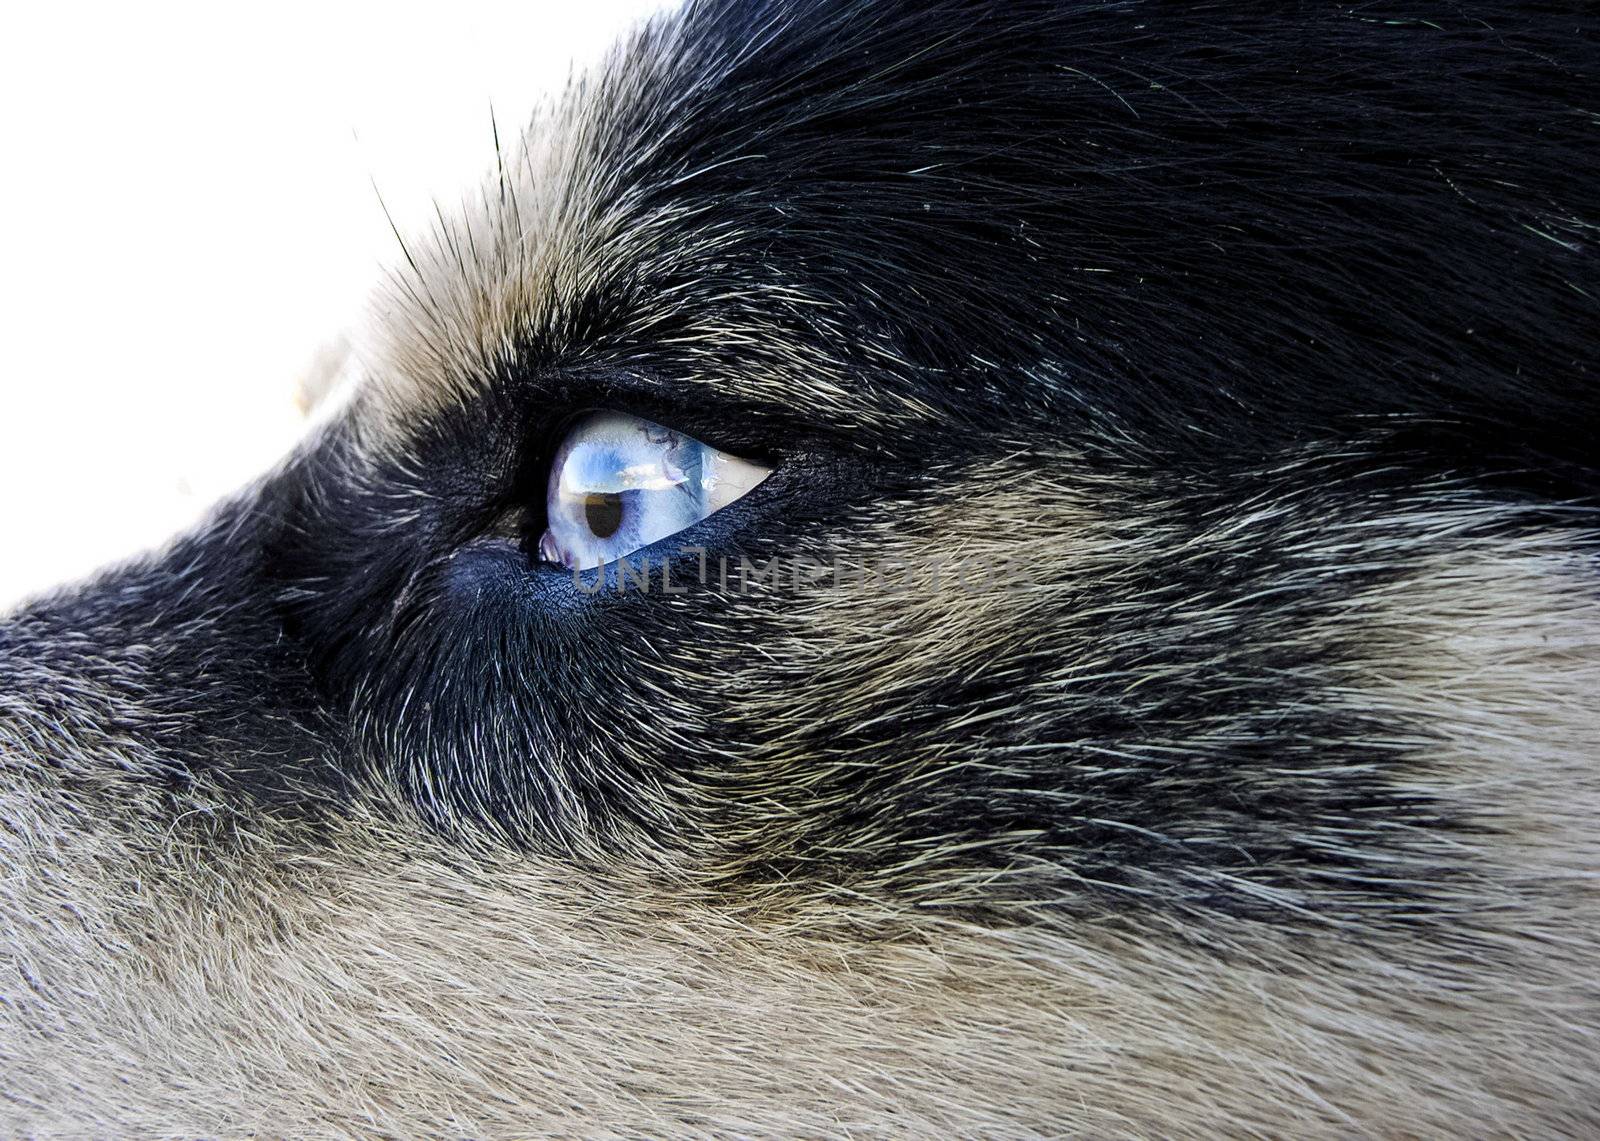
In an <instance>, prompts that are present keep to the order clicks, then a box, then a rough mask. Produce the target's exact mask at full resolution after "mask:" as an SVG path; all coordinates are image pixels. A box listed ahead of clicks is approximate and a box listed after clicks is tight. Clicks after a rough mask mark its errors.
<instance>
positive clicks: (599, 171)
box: [365, 14, 939, 432]
mask: <svg viewBox="0 0 1600 1141" xmlns="http://www.w3.org/2000/svg"><path fill="white" fill-rule="evenodd" d="M686 34H689V33H687V32H685V30H684V29H683V28H682V27H681V26H680V25H679V24H678V23H677V22H674V20H673V18H672V16H671V14H668V15H664V16H661V17H658V21H657V22H656V23H654V24H651V25H647V26H646V27H644V28H642V29H641V30H640V31H639V33H638V34H637V35H636V36H634V37H633V38H632V39H629V40H627V41H624V43H622V44H621V45H619V47H618V48H617V49H615V50H614V51H613V52H612V54H611V55H610V56H609V57H607V58H606V59H605V60H603V61H602V62H601V63H600V64H598V65H597V66H596V67H595V68H594V69H593V70H591V71H590V72H589V73H588V74H586V75H585V76H583V77H582V78H581V79H580V80H578V81H576V82H574V83H573V84H572V85H571V86H570V87H569V88H568V89H567V90H566V91H565V92H564V93H563V94H562V95H561V96H560V97H559V98H557V99H555V100H553V101H552V102H551V103H549V104H548V105H547V106H545V107H544V108H542V109H541V110H540V111H539V113H538V114H537V115H536V116H535V118H534V120H533V122H532V124H531V125H530V126H529V127H528V128H527V130H526V131H525V132H524V133H523V134H522V135H521V137H520V138H519V139H516V140H514V141H509V142H506V143H505V144H504V145H503V146H502V147H501V150H500V154H499V156H498V162H497V163H496V164H495V167H494V169H493V171H492V173H491V174H490V175H489V177H488V178H487V179H485V181H484V182H483V183H482V185H481V186H480V187H479V188H478V190H477V191H476V192H475V193H473V194H472V195H470V196H469V197H468V198H467V199H465V200H464V201H463V202H462V203H461V204H460V206H459V208H458V209H457V210H455V211H454V212H453V213H452V212H444V211H441V212H440V213H439V215H438V220H437V223H436V225H435V226H434V227H433V228H432V229H431V231H430V232H428V233H425V234H422V235H420V236H402V238H401V241H402V245H403V251H402V252H403V256H402V257H401V259H400V260H399V261H398V263H397V264H396V265H395V266H394V267H393V268H392V269H391V271H390V273H389V275H388V279H387V281H386V283H385V285H384V287H383V289H382V290H381V291H380V294H379V298H378V302H377V305H376V306H375V310H374V313H373V315H372V316H373V320H372V323H371V328H370V336H369V348H368V352H367V353H366V354H365V356H366V359H367V368H366V369H365V377H366V380H365V384H366V396H367V401H366V403H367V406H368V407H369V408H370V409H371V410H372V411H373V413H374V414H375V416H376V418H377V420H378V421H379V424H380V425H381V429H380V430H382V431H386V432H404V431H405V430H407V426H408V425H414V424H416V423H418V422H420V421H424V420H426V419H428V418H429V417H431V416H433V415H436V414H439V413H448V411H449V410H450V409H451V408H453V407H457V406H461V405H464V404H467V403H470V402H472V401H473V400H475V399H477V398H478V396H479V395H480V393H481V392H482V391H483V390H484V388H485V387H486V386H487V385H489V384H491V383H493V382H494V381H495V380H497V379H500V378H504V377H507V376H513V377H516V378H518V383H521V384H524V385H530V386H538V385H540V384H541V383H544V384H551V383H555V381H556V378H559V379H560V381H561V382H562V383H567V384H570V383H572V378H573V377H579V378H580V381H579V383H581V377H582V376H583V375H584V374H585V373H593V372H596V371H612V372H616V371H622V372H625V373H628V374H631V375H633V376H635V377H636V378H637V379H639V380H641V381H643V382H645V383H659V384H668V385H670V386H671V387H672V388H673V389H674V391H675V393H676V394H677V395H678V397H679V398H680V399H693V397H694V394H695V393H697V392H698V393H703V394H704V395H705V396H706V397H708V398H715V399H717V400H718V401H719V402H723V403H727V404H733V405H738V406H744V407H748V408H752V409H763V408H770V409H773V410H775V411H776V410H781V411H782V412H784V413H786V414H790V415H792V414H794V413H795V412H796V411H799V412H801V413H803V414H804V415H805V416H806V417H808V418H810V419H812V420H814V421H816V422H817V423H819V424H825V425H829V426H836V427H842V428H849V427H854V426H877V427H883V428H891V427H896V426H904V425H906V424H908V423H911V422H917V423H930V422H934V421H936V420H937V419H938V418H939V416H938V413H937V411H936V410H935V409H934V408H932V407H930V405H929V404H928V403H927V402H926V401H925V400H924V399H923V397H922V395H921V394H919V392H918V391H917V388H918V387H920V386H916V385H909V384H905V385H898V386H896V385H892V384H890V385H882V384H875V383H873V382H872V380H873V377H874V376H875V375H878V374H877V373H876V372H875V371H874V370H872V369H862V368H860V367H859V364H860V362H862V361H863V360H868V361H875V362H877V363H880V364H882V365H884V366H886V368H888V369H889V370H890V371H892V370H893V369H895V368H903V367H909V365H908V362H906V361H905V360H904V357H903V353H902V348H901V345H900V343H899V340H898V338H897V337H896V336H895V335H894V334H893V332H892V331H891V330H890V327H889V326H888V325H887V324H885V325H883V326H882V327H877V328H873V327H863V325H862V324H861V323H860V322H859V321H858V320H854V319H853V318H852V315H851V312H850V309H849V307H848V306H846V305H844V304H842V303H841V301H840V299H839V298H838V297H836V296H832V295H830V294H829V293H828V292H827V291H826V289H825V287H823V286H819V284H818V282H817V280H816V279H815V278H814V277H810V276H807V275H806V274H804V273H801V272H798V269H799V267H795V266H785V265H783V264H781V263H780V262H779V261H778V260H777V259H774V258H767V257H764V256H763V251H762V248H761V236H760V235H759V234H758V233H756V232H754V230H753V227H752V219H755V220H757V221H760V220H761V219H763V218H764V217H767V218H770V219H772V222H773V224H774V225H777V224H781V222H782V217H783V213H784V209H785V202H784V198H785V190H786V188H785V186H784V185H783V179H784V177H786V176H792V175H793V173H794V172H793V171H792V170H787V169H784V168H781V167H775V168H773V169H772V171H771V179H770V181H766V182H764V181H763V178H762V176H761V175H759V174H758V175H757V176H756V177H755V178H754V179H753V180H752V185H753V189H752V190H751V192H750V193H749V195H747V196H746V197H745V198H744V199H743V200H741V201H740V202H738V203H732V204H730V203H729V202H727V201H726V200H725V199H722V198H719V196H718V195H717V194H716V193H715V191H713V190H710V189H709V188H707V187H705V186H703V185H700V182H701V176H702V175H704V174H708V173H710V171H711V169H712V168H713V167H715V166H719V165H722V164H724V163H746V164H750V165H752V166H756V167H759V166H760V165H761V164H762V163H763V161H764V156H763V155H761V154H759V153H755V152H753V151H751V150H748V149H740V146H739V144H748V142H749V139H748V138H728V139H727V140H726V142H725V143H721V144H719V142H718V141H716V140H714V139H705V140H699V141H690V142H685V141H684V139H682V138H677V139H674V140H673V145H674V146H675V147H676V152H675V154H674V156H673V158H672V159H671V160H670V161H666V162H663V161H661V156H662V152H663V149H664V148H666V147H667V146H668V142H669V138H670V137H672V136H687V135H688V134H690V133H691V132H692V131H695V130H701V129H703V128H704V127H705V125H706V116H705V115H703V114H701V113H700V112H701V111H702V110H703V109H697V108H696V107H694V106H693V100H692V99H682V98H680V99H677V100H676V101H674V102H672V103H664V102H663V101H662V100H661V99H660V98H659V97H658V96H659V92H660V91H661V90H664V89H668V88H669V87H676V88H681V87H682V86H683V83H682V81H681V80H678V81H676V82H674V81H673V80H672V79H671V77H670V76H669V75H668V74H666V73H668V72H670V71H672V70H674V69H676V68H679V67H681V66H684V64H683V61H682V58H681V57H682V52H683V45H682V44H681V43H680V40H681V39H682V37H683V36H684V35H686ZM713 117H714V116H713ZM724 145H725V146H727V147H729V148H731V150H728V151H724V150H721V149H719V146H724ZM847 355H848V359H847ZM852 362H855V366H856V367H852Z"/></svg>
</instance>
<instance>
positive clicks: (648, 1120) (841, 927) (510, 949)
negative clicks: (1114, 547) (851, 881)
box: [0, 518, 1600, 1138]
mask: <svg viewBox="0 0 1600 1141" xmlns="http://www.w3.org/2000/svg"><path fill="white" fill-rule="evenodd" d="M1462 523H1463V520H1461V519H1459V518H1458V519H1456V520H1453V521H1452V520H1445V519H1440V520H1435V521H1434V525H1435V526H1436V527H1437V526H1444V527H1449V526H1452V525H1455V526H1460V525H1462ZM1578 571H1579V568H1578V566H1577V565H1576V564H1575V562H1574V560H1573V559H1572V558H1571V557H1570V556H1567V555H1564V554H1563V553H1562V550H1561V548H1560V547H1559V545H1556V544H1553V543H1546V542H1543V541H1541V540H1540V539H1538V538H1537V537H1535V538H1530V539H1528V540H1526V541H1521V542H1514V543H1509V544H1508V543H1499V544H1494V545H1487V544H1482V545H1480V544H1474V543H1470V542H1467V543H1463V545H1462V548H1461V550H1460V553H1459V554H1458V555H1456V556H1452V557H1450V558H1447V559H1444V560H1442V561H1440V560H1437V559H1430V560H1428V561H1425V562H1424V563H1423V564H1421V565H1419V567H1418V570H1417V573H1415V574H1412V575H1410V576H1408V577H1406V578H1405V579H1404V580H1403V581H1400V582H1397V583H1393V584H1390V585H1389V586H1387V587H1386V588H1384V589H1383V590H1382V591H1381V592H1380V593H1377V594H1375V595H1372V596H1370V597H1367V598H1365V599H1363V600H1362V603H1361V605H1359V606H1357V607H1353V608H1352V609H1351V611H1350V613H1349V614H1348V615H1347V616H1346V618H1345V619H1344V620H1345V621H1348V622H1350V623H1351V624H1354V625H1357V626H1359V628H1360V629H1362V630H1364V631H1370V632H1371V635H1370V636H1371V639H1372V645H1373V646H1374V647H1375V654H1374V657H1373V659H1372V660H1371V661H1370V662H1368V663H1366V664H1365V665H1363V666H1362V669H1361V672H1362V673H1363V675H1364V676H1365V677H1366V678H1368V679H1369V680H1367V681H1365V682H1363V683H1361V684H1359V685H1356V686H1353V687H1352V688H1351V689H1350V690H1349V692H1348V693H1347V694H1346V695H1345V698H1344V699H1345V700H1347V701H1349V702H1350V703H1351V704H1352V706H1368V705H1382V704H1385V703H1387V704H1390V705H1392V706H1393V707H1395V708H1397V709H1405V710H1408V711H1415V710H1417V709H1419V708H1421V709H1423V710H1425V711H1433V710H1436V709H1438V708H1439V707H1441V706H1443V707H1447V708H1448V709H1449V710H1450V711H1451V714H1452V715H1451V716H1450V717H1449V718H1444V717H1437V718H1434V719H1433V723H1435V724H1440V725H1446V726H1449V728H1448V729H1446V730H1445V731H1444V740H1443V742H1442V743H1441V742H1437V741H1435V742H1418V743H1417V744H1418V748H1419V749H1427V750H1429V751H1430V753H1429V755H1432V756H1434V757H1436V758H1437V760H1438V764H1437V766H1435V769H1434V771H1435V774H1436V775H1435V776H1434V777H1432V778H1429V785H1430V788H1432V789H1433V790H1434V791H1442V792H1443V793H1444V794H1445V795H1447V796H1450V797H1453V798H1454V799H1456V800H1458V801H1459V802H1460V803H1461V804H1462V805H1463V807H1464V808H1466V809H1468V810H1470V811H1471V812H1472V813H1473V814H1474V815H1475V816H1476V817H1477V818H1478V819H1480V820H1481V822H1482V823H1483V825H1484V827H1485V832H1484V834H1483V835H1482V836H1481V837H1480V838H1479V839H1476V840H1463V841H1461V842H1462V843H1463V844H1466V845H1469V846H1470V847H1471V848H1472V849H1474V852H1475V855H1476V856H1477V857H1482V858H1484V859H1485V860H1486V863H1485V864H1484V865H1483V866H1486V867H1489V868H1491V869H1493V870H1492V871H1491V872H1489V873H1483V872H1480V873H1478V874H1477V875H1476V876H1475V878H1474V880H1473V881H1472V882H1471V883H1470V884H1468V885H1464V888H1463V894H1462V897H1461V901H1460V902H1461V916H1460V917H1459V919H1460V923H1459V924H1458V925H1455V926H1453V927H1452V929H1451V930H1449V931H1446V930H1444V929H1442V928H1441V929H1440V930H1438V931H1436V932H1432V933H1430V931H1429V930H1428V929H1426V928H1419V929H1417V930H1416V931H1414V932H1411V933H1410V934H1409V935H1406V936H1402V937H1387V938H1384V939H1379V940H1375V941H1372V942H1369V943H1363V941H1362V940H1360V939H1358V938H1353V937H1352V932H1350V931H1348V930H1343V929H1341V928H1340V927H1339V926H1338V925H1334V926H1332V927H1330V928H1329V929H1327V930H1326V931H1325V932H1324V933H1323V934H1295V933H1292V932H1278V931H1275V930H1274V929H1273V928H1272V927H1271V926H1270V925H1265V924H1259V923H1248V922H1238V923H1219V924H1217V925H1215V926H1213V927H1211V928H1210V929H1209V931H1208V933H1207V934H1206V936H1205V937H1204V939H1203V941H1202V942H1201V943H1200V944H1198V945H1195V946H1193V947H1191V948H1190V949H1183V945H1182V943H1175V942H1173V940H1172V937H1171V932H1170V931H1168V930H1166V929H1165V928H1164V927H1163V926H1160V925H1157V926H1153V927H1148V928H1144V927H1141V926H1140V925H1135V926H1133V927H1129V926H1127V925H1124V924H1101V923H1093V922H1087V921H1084V922H1060V923H1054V924H1050V925H1046V926H1040V927H1035V928H1031V929H1012V930H993V929H983V928H980V927H974V926H971V925H968V924H964V923H962V922H959V921H954V920H950V919H948V918H946V919H936V918H934V917H933V916H931V915H919V914H918V913H917V911H916V910H915V909H913V910H910V911H907V910H905V909H904V908H898V907H892V906H885V905H877V906H874V905H872V904H871V902H870V901H865V900H858V901H854V902H853V903H852V904H850V905H848V906H842V905H841V904H840V903H839V902H838V901H826V900H823V901H813V902H811V903H804V902H797V901H795V900H793V899H792V898H791V899H788V900H780V901H779V902H778V903H777V904H776V905H774V904H772V903H768V902H764V901H761V900H754V901H746V902H744V903H741V904H731V903H729V902H727V901H726V900H721V901H719V900H718V899H717V897H715V896H708V895H702V894H701V893H699V892H698V891H697V890H695V889H694V888H693V887H692V883H691V882H690V880H691V879H692V877H689V878H686V879H685V880H684V881H683V882H680V883H678V884H677V885H676V886H675V885H674V884H673V883H671V882H669V877H667V876H666V874H665V873H657V874H654V875H651V876H640V877H630V876H626V875H622V874H615V875H606V876H601V877H599V878H596V877H594V876H592V875H579V874H575V873H574V872H573V871H572V870H571V869H568V868H562V867H560V866H557V865H555V864H552V863H550V862H548V861H542V860H539V859H535V858H531V857H529V858H519V859H515V860H513V859H508V858H507V857H506V856H505V854H504V853H503V852H494V853H492V854H491V853H490V852H488V851H485V852H483V853H479V854H477V855H476V856H472V855H469V856H468V857H467V858H463V853H462V852H461V851H460V850H459V849H456V848H444V847H440V845H439V842H438V841H437V840H436V839H433V838H430V837H429V836H428V835H427V834H426V833H424V832H423V831H421V830H413V829H410V828H407V827H402V826H396V825H388V824H383V823H380V822H379V819H378V818H377V817H376V816H373V815H366V814H363V815H359V816H358V817H356V818H355V819H352V820H350V821H348V822H345V823H342V824H339V825H336V826H334V828H335V830H334V831H333V833H332V834H319V835H317V836H315V837H313V836H311V835H308V834H305V833H303V832H302V831H300V830H299V829H298V827H292V826H289V825H286V824H280V823H274V822H273V821H272V820H271V819H265V820H246V819H242V818H238V817H235V816H233V815H231V814H230V812H229V811H228V810H227V809H225V808H223V807H222V806H221V805H220V804H219V805H218V806H217V809H216V812H215V814H214V815H207V814H196V815H194V816H192V817H190V818H188V819H185V820H183V821H180V822H179V824H178V825H176V826H175V827H173V828H171V829H162V830H158V829H155V828H154V827H147V828H145V829H142V830H139V829H136V830H134V831H133V832H132V833H130V834H123V832H122V830H123V829H125V828H126V827H127V821H128V818H129V814H130V811H131V812H132V813H134V814H135V815H137V814H138V812H139V811H140V809H139V803H138V800H137V798H136V797H135V798H130V797H129V794H128V792H127V791H126V790H123V789H121V788H120V786H118V785H117V784H116V783H115V782H114V781H107V782H106V783H108V784H110V785H111V788H110V789H108V790H107V791H108V792H111V793H112V796H111V798H110V799H101V798H100V796H99V795H98V794H97V795H91V796H89V797H87V798H85V797H83V796H81V795H79V796H68V795H67V794H65V793H63V792H62V791H60V790H54V791H49V792H45V793H42V794H41V793H40V792H38V791H37V790H34V791H28V790H27V786H26V784H25V783H24V782H23V781H21V780H18V779H12V780H10V781H9V782H8V785H7V791H6V794H5V799H4V801H3V803H4V806H5V807H4V818H3V822H4V835H5V837H6V841H5V842H6V848H7V856H8V868H9V871H8V873H7V875H6V878H5V880H4V882H3V887H0V916H3V917H4V918H3V922H4V923H5V924H6V925H7V927H6V930H5V931H4V936H3V945H4V946H5V947H7V948H8V954H7V956H6V958H5V960H4V967H5V972H6V974H5V982H4V984H3V993H5V994H6V995H7V1001H6V1003H5V1004H4V1006H3V1007H0V1043H3V1046H0V1050H3V1052H4V1063H5V1070H6V1073H7V1074H8V1075H9V1079H8V1082H7V1085H6V1091H5V1096H6V1099H7V1100H6V1103H5V1104H6V1107H7V1109H6V1115H5V1118H6V1121H7V1130H8V1132H10V1133H12V1134H14V1135H29V1136H41V1137H44V1136H58V1137H70V1136H91V1135H106V1134H108V1133H109V1134H118V1135H126V1134H133V1135H139V1136H172V1137H177V1136H194V1135H216V1136H242V1135H258V1136H285V1137H313V1136H366V1135H386V1136H397V1137H413V1136H448V1137H456V1136H460V1137H468V1136H470V1137H515V1136H528V1135H539V1136H575V1137H578V1136H581V1137H657V1138H665V1137H711V1136H715V1137H738V1136H752V1135H755V1136H819V1137H820V1136H837V1137H845V1136H850V1137H929V1138H934V1137H949V1136H984V1137H1016V1138H1023V1137H1036V1136H1040V1135H1056V1136H1084V1135H1087V1136H1096V1137H1101V1136H1104V1137H1112V1136H1119V1137H1179V1136H1194V1137H1208V1136H1210V1137H1214V1136H1222V1135H1227V1136H1246V1135H1250V1136H1285V1135H1293V1136H1305V1137H1313V1136H1320V1137H1342V1136H1386V1137H1404V1136H1441V1137H1442V1136H1527V1135H1542V1136H1558V1135H1559V1136H1568V1137H1580V1136H1584V1135H1586V1133H1587V1132H1588V1131H1590V1130H1592V1129H1594V1128H1596V1127H1597V1125H1600V1122H1597V1120H1596V1118H1595V1116H1594V1114H1595V1110H1594V1106H1593V1102H1592V1100H1591V1099H1590V1098H1589V1097H1588V1096H1587V1094H1588V1088H1589V1083H1590V1082H1591V1080H1592V1075H1593V1073H1594V1072H1595V1068H1596V1066H1597V1065H1600V1051H1597V1048H1596V1046H1595V1044H1594V1042H1593V1039H1592V1036H1591V1035H1590V1034H1589V1033H1588V1032H1587V1030H1586V1029H1585V1027H1587V1026H1591V1025H1592V1024H1593V1021H1594V1017H1595V1014H1596V1010H1597V1002H1600V995H1597V993H1596V983H1595V979H1594V976H1593V972H1592V970H1591V969H1590V964H1592V963H1593V962H1594V961H1595V960H1596V955H1597V954H1600V947H1597V946H1596V938H1595V934H1594V933H1595V931H1596V930H1597V926H1596V920H1597V919H1600V915H1597V908H1596V895H1595V891H1594V881H1593V875H1592V871H1590V869H1591V868H1592V867H1593V866H1594V861H1595V858H1596V855H1597V853H1596V850H1595V847H1596V846H1595V842H1594V839H1593V837H1594V832H1593V829H1592V827H1590V822H1591V821H1592V819H1593V809H1594V807H1595V805H1596V783H1597V782H1596V778H1595V775H1594V772H1593V766H1592V764H1591V758H1592V757H1594V756H1595V755H1596V754H1597V746H1600V740H1597V737H1600V730H1597V725H1596V719H1595V717H1594V715H1593V713H1592V711H1591V710H1590V709H1589V708H1587V702H1586V701H1585V700H1584V699H1585V697H1586V696H1587V695H1589V694H1592V693H1593V692H1595V683H1596V680H1597V677H1596V674H1597V670H1600V665H1597V663H1600V657H1597V653H1600V638H1597V634H1600V607H1597V604H1596V602H1595V601H1594V600H1593V599H1592V597H1591V596H1590V595H1589V593H1588V592H1587V591H1586V590H1585V589H1584V587H1583V580H1582V578H1581V577H1580V576H1579V574H1578ZM1468 586H1470V587H1471V589H1466V588H1467V587H1468ZM1464 600H1472V601H1470V602H1468V601H1464ZM1398 647H1409V651H1410V652H1409V654H1408V655H1403V656H1401V657H1400V658H1399V659H1396V657H1395V651H1396V648H1398ZM1397 660H1398V662H1399V665H1398V667H1391V666H1390V665H1389V664H1388V663H1391V662H1396V661H1397ZM19 744H20V742H19V741H17V740H12V741H10V742H9V743H8V744H7V745H6V746H5V753H6V755H7V757H8V764H9V763H10V762H11V760H18V763H21V762H20V760H19V759H18V758H17V754H16V753H15V750H16V749H17V747H18V746H19ZM30 783H31V782H30ZM108 815H110V816H112V817H113V818H112V819H108ZM219 840H220V841H221V842H222V843H221V845H220V847H219ZM219 851H225V852H227V853H230V854H227V855H223V856H219V854H218V853H219Z"/></svg>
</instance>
